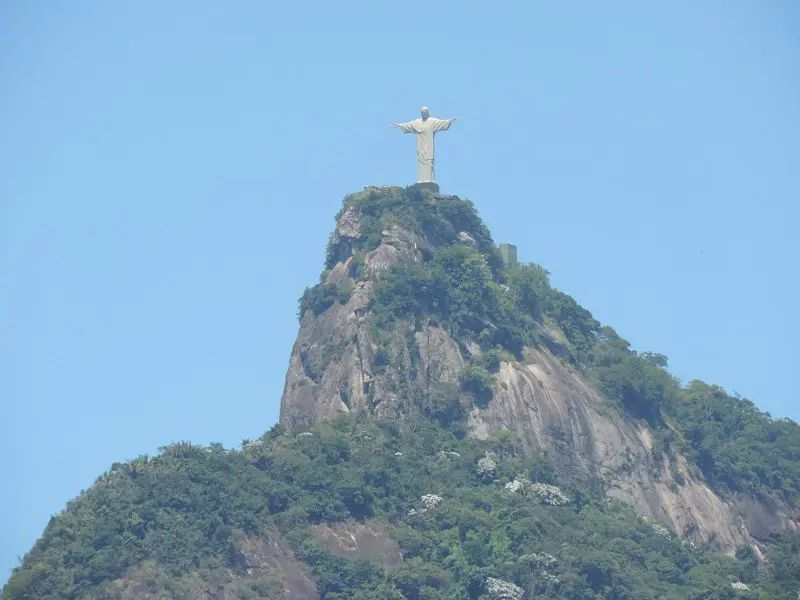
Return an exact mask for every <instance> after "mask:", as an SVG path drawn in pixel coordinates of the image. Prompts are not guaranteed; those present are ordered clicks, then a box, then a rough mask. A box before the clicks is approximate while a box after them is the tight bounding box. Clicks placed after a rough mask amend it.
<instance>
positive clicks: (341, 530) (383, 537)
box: [312, 522, 403, 567]
mask: <svg viewBox="0 0 800 600" xmlns="http://www.w3.org/2000/svg"><path fill="white" fill-rule="evenodd" d="M312 529H313V532H314V536H315V537H316V538H318V539H321V540H324V541H325V543H326V544H327V546H328V550H330V552H331V553H332V554H335V555H337V556H341V557H343V558H348V559H351V560H357V559H361V558H368V559H376V560H378V561H380V562H381V563H382V564H383V565H385V566H387V567H394V566H397V565H399V564H401V563H402V562H403V555H402V553H401V552H400V548H399V547H398V545H397V542H395V541H394V540H393V539H392V538H391V537H390V536H389V535H388V534H387V533H386V531H385V529H384V528H383V527H381V526H380V525H377V524H375V523H369V524H365V523H355V522H353V523H340V524H338V525H314V526H313V528H312Z"/></svg>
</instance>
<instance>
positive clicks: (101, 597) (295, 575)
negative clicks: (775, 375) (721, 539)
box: [3, 187, 800, 600]
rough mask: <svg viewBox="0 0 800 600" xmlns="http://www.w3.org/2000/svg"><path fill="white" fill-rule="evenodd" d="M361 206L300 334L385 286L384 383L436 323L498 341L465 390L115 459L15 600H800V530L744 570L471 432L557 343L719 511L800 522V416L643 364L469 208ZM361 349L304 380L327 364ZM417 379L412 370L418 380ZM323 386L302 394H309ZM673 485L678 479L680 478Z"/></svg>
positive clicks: (468, 371) (458, 333)
mask: <svg viewBox="0 0 800 600" xmlns="http://www.w3.org/2000/svg"><path fill="white" fill-rule="evenodd" d="M345 210H351V211H356V212H357V213H358V215H359V232H358V235H357V236H355V237H349V238H347V240H344V239H336V238H334V239H332V241H331V244H330V245H329V248H328V253H327V262H326V273H324V274H323V278H322V280H321V281H322V283H320V284H318V285H317V286H314V287H312V288H309V289H307V290H306V291H305V293H304V294H303V296H302V298H301V299H300V303H299V313H300V317H301V320H304V322H306V323H308V322H314V321H313V319H312V317H313V316H314V315H321V314H323V313H324V312H325V311H327V310H329V309H330V308H331V307H333V306H334V305H341V304H345V303H347V302H348V298H351V297H356V296H353V294H354V290H353V288H354V287H355V286H354V285H353V282H355V284H356V286H357V285H363V284H364V282H365V281H367V280H368V279H370V277H372V279H371V280H370V285H372V283H374V289H372V288H371V296H370V304H369V306H368V307H365V308H364V310H363V311H362V312H363V314H360V315H359V316H358V318H359V319H363V322H364V323H365V327H369V328H371V330H374V339H375V340H376V341H377V342H378V343H377V344H376V346H377V348H378V349H377V350H376V352H377V354H376V356H375V361H374V365H375V369H376V372H375V375H376V377H378V376H380V373H379V372H378V371H379V370H380V369H381V368H383V369H385V370H386V371H389V370H390V369H389V368H390V366H392V365H389V362H390V360H391V358H390V356H389V355H388V354H387V353H386V352H385V350H384V348H385V347H388V344H382V342H386V341H387V340H389V339H390V338H391V336H397V335H398V331H401V332H402V331H403V327H405V328H406V329H405V330H406V331H409V330H411V329H412V327H411V325H414V324H416V323H419V322H423V321H424V322H425V323H428V324H430V323H432V322H435V323H436V324H437V325H439V326H441V329H442V330H446V331H447V332H449V333H450V334H451V335H452V336H453V339H456V340H458V343H459V344H462V345H464V346H465V347H466V346H474V347H478V348H480V350H481V352H475V353H470V352H464V360H465V361H466V363H465V366H464V368H463V370H462V371H459V372H460V373H461V375H460V379H458V377H455V376H454V378H453V379H454V380H455V379H458V381H457V382H455V383H450V384H440V385H433V386H431V387H430V389H426V390H425V391H424V394H425V395H424V396H420V397H416V396H415V397H413V398H410V402H409V405H410V406H414V407H415V410H413V411H410V412H409V414H403V415H402V418H397V419H387V420H381V421H378V420H374V418H373V417H372V416H370V414H369V413H368V411H363V412H355V411H354V413H353V414H350V415H347V416H342V417H339V418H338V419H336V420H333V421H327V422H324V423H320V424H317V425H315V426H313V427H309V428H308V430H302V429H301V430H299V431H291V432H290V431H289V430H288V429H285V428H283V427H282V426H276V427H274V428H273V429H272V430H270V431H269V432H268V433H266V434H265V435H264V436H263V437H262V438H261V439H259V440H256V441H254V442H249V441H245V442H243V443H242V447H241V448H240V449H237V450H230V449H225V448H223V447H222V446H221V445H218V444H212V445H211V446H209V447H200V446H195V445H192V444H188V443H179V444H173V445H170V446H167V447H165V448H163V449H162V450H161V451H160V453H159V455H158V456H156V457H147V456H142V457H139V458H137V459H135V460H132V461H130V462H127V463H124V464H115V465H113V466H112V468H111V470H110V471H109V472H107V473H105V474H103V475H102V476H101V477H99V478H98V480H97V481H96V482H95V484H94V485H93V486H92V487H91V488H90V489H89V490H87V491H86V492H84V493H83V494H81V496H79V497H78V498H77V499H75V500H73V501H72V502H70V503H69V504H68V505H67V509H66V510H65V511H64V512H63V513H62V514H60V515H58V516H55V517H53V518H52V519H51V521H50V523H49V524H48V526H47V528H46V530H45V532H44V534H43V536H42V538H41V539H40V540H38V541H37V542H36V544H35V545H34V547H33V548H32V549H31V551H30V552H29V553H28V554H27V555H26V556H25V558H24V560H23V562H22V564H21V565H20V566H19V567H18V568H17V569H16V570H15V571H14V573H13V574H12V576H11V579H10V580H9V582H8V583H7V584H6V586H5V587H4V589H3V598H4V600H85V599H88V600H92V599H94V600H145V599H148V600H150V599H152V600H156V599H158V600H166V599H175V600H190V599H191V600H196V599H199V598H202V599H205V600H233V599H240V600H256V599H259V598H271V599H272V598H274V599H277V598H283V599H285V600H303V599H305V598H309V599H313V598H322V599H325V600H343V599H358V600H523V599H526V600H527V599H528V598H552V599H560V600H600V599H603V600H650V599H652V600H656V599H659V600H726V599H738V598H750V599H761V600H797V597H798V593H800V558H798V557H800V534H792V535H785V536H783V537H781V538H774V539H770V540H759V541H762V542H769V544H768V545H767V547H768V555H767V561H766V562H765V563H759V562H758V560H757V556H756V553H755V551H754V550H753V549H752V548H749V547H742V548H740V549H739V550H738V552H737V553H736V557H735V558H732V557H725V556H723V555H720V554H717V553H714V552H712V551H711V550H710V549H707V548H701V547H696V546H694V545H693V544H691V543H689V542H685V541H681V540H680V539H679V538H678V537H677V536H676V535H675V534H674V532H672V531H670V530H668V529H667V528H665V527H664V526H663V525H661V524H659V523H656V522H654V521H652V520H651V521H647V520H645V519H642V518H640V517H638V516H637V515H636V514H635V513H634V512H633V509H631V508H630V507H628V506H625V505H622V504H618V503H615V502H613V501H610V500H608V499H607V498H606V497H605V494H604V491H603V489H602V486H591V485H590V484H587V487H586V488H581V487H575V486H573V485H571V484H570V483H568V482H567V481H566V480H564V481H559V480H558V478H557V476H556V474H555V473H556V470H555V469H554V467H553V465H552V464H551V463H550V462H549V461H548V459H547V458H546V457H545V456H543V455H538V456H537V455H534V456H531V455H529V454H523V452H522V444H521V442H520V440H517V439H516V438H514V437H512V436H511V435H510V434H508V433H507V432H500V433H497V432H495V433H494V434H493V437H490V439H488V440H484V441H479V440H474V439H470V438H468V437H467V435H466V433H467V429H468V426H467V425H468V414H469V410H470V408H471V406H472V405H478V406H485V405H486V404H488V403H489V402H490V401H491V399H492V397H493V394H495V392H496V383H495V378H496V377H497V372H498V370H499V369H500V368H501V364H502V363H503V362H510V361H514V360H516V361H520V362H524V361H526V360H527V359H528V358H527V357H528V356H529V355H530V352H531V350H530V349H531V347H537V346H546V347H547V348H548V349H549V350H550V352H552V353H553V354H557V355H558V356H559V357H560V358H561V359H562V360H563V361H566V362H568V363H570V365H571V368H573V369H574V370H576V371H578V372H579V373H580V376H581V378H583V379H585V380H586V381H588V382H590V383H591V384H592V385H593V386H594V387H596V388H597V389H598V390H600V391H601V392H602V394H603V395H604V396H605V398H606V399H607V401H608V405H606V404H603V406H602V408H603V409H604V410H605V409H606V408H609V407H610V411H611V412H614V413H615V414H617V413H620V414H626V415H627V416H628V417H629V418H630V419H634V420H640V421H642V422H644V421H646V422H647V423H649V425H650V427H651V431H652V432H653V434H654V435H653V438H654V440H653V441H654V447H653V449H652V452H653V456H652V458H653V459H654V460H653V462H654V464H655V466H656V467H658V466H659V461H663V460H665V458H671V457H675V456H677V455H678V454H680V455H682V456H685V457H686V458H687V459H688V460H689V462H690V467H691V469H692V470H693V471H694V474H695V475H696V476H697V478H698V479H704V480H705V481H707V482H708V483H709V485H710V486H712V487H713V489H714V490H715V491H716V492H717V493H718V494H720V495H722V496H729V497H747V496H750V497H757V498H761V499H765V501H774V502H776V503H777V502H780V503H782V504H783V505H788V506H791V507H795V508H797V507H800V427H798V425H797V424H796V423H793V422H791V421H788V420H774V419H772V418H770V416H769V415H767V414H765V413H762V412H760V411H759V410H758V409H757V408H756V407H755V406H754V405H753V404H752V403H750V402H749V401H747V400H745V399H742V398H738V397H732V396H730V395H728V394H726V393H725V392H724V390H722V389H721V388H718V387H715V386H709V385H707V384H705V383H702V382H699V381H694V382H691V383H689V384H688V385H686V386H682V385H680V383H679V382H678V381H676V379H675V378H674V377H673V376H672V375H670V373H669V372H668V371H667V359H666V357H664V356H662V355H660V354H656V353H650V352H636V351H634V350H632V349H631V348H630V346H629V344H628V343H627V342H626V341H625V340H624V339H622V338H621V337H620V336H619V335H617V334H616V332H615V331H614V330H613V329H612V328H610V327H607V326H602V325H601V324H600V323H598V322H597V321H596V320H595V319H594V318H593V317H592V315H591V313H590V312H589V311H587V310H585V309H584V308H582V307H581V306H580V305H578V304H577V303H576V302H575V301H574V300H573V299H572V298H570V297H569V296H567V295H566V294H564V293H563V292H560V291H558V290H556V289H554V288H553V287H552V286H551V285H550V282H549V278H548V273H547V272H546V271H545V270H544V269H543V268H541V267H540V266H538V265H535V264H527V265H518V266H513V267H506V266H504V265H503V263H502V260H501V258H500V256H499V253H498V252H497V249H496V247H495V244H494V242H493V240H492V238H491V235H490V233H489V231H488V229H487V227H486V225H485V224H484V223H483V222H482V221H481V219H480V218H479V217H478V215H477V213H476V212H475V210H474V207H473V206H472V204H471V203H469V202H467V201H463V200H460V199H458V198H454V197H437V198H434V197H433V196H431V195H430V194H427V193H420V192H419V191H418V190H417V189H415V188H413V187H412V188H408V189H406V190H399V191H398V189H397V188H395V189H394V190H384V191H371V192H366V193H361V194H357V195H354V196H352V197H349V198H348V199H347V200H346V203H345V208H344V209H343V211H345ZM393 227H402V228H403V229H404V231H407V232H410V233H411V234H413V236H415V237H414V241H413V247H414V249H415V254H414V258H413V259H412V258H407V259H404V260H401V261H400V262H399V263H397V264H393V266H391V267H389V268H388V269H383V270H382V271H381V272H380V276H379V277H373V275H374V273H373V274H370V273H369V272H368V269H369V268H370V263H369V260H367V255H368V253H370V252H372V251H374V250H375V249H376V248H378V247H379V246H381V244H382V241H381V240H382V239H384V238H385V232H387V231H388V232H390V234H391V231H392V228H393ZM417 246H418V249H419V255H417V254H416V250H417ZM335 268H341V269H348V270H349V275H350V276H349V277H348V276H345V277H342V278H340V279H339V281H343V280H347V282H348V283H347V284H342V283H331V282H330V281H328V280H327V279H326V278H325V275H326V274H330V273H331V272H332V271H333V269H335ZM365 302H366V301H365ZM337 303H338V304H337ZM333 312H335V311H334V310H331V313H333ZM353 312H355V311H353ZM353 318H354V319H355V317H353ZM401 335H402V334H401ZM345 341H346V340H345ZM327 342H328V341H327V340H326V343H327ZM341 342H342V340H336V339H332V340H330V341H329V346H326V347H325V348H323V349H322V350H323V351H322V352H320V353H319V354H318V355H317V356H316V357H312V358H313V360H312V359H309V360H308V361H307V362H308V365H305V366H304V368H307V369H308V371H305V372H306V373H309V371H310V372H313V373H320V372H324V371H325V368H326V367H327V366H328V365H330V364H332V361H335V360H337V358H338V357H339V356H340V348H339V346H338V345H337V344H340V343H341ZM323 345H324V344H323ZM409 346H411V345H409ZM457 350H458V349H457ZM526 352H527V353H528V354H527V355H526ZM417 358H418V357H417ZM553 360H554V362H556V359H553ZM404 368H406V367H405V366H404ZM414 368H415V362H414V357H413V356H411V358H410V359H409V361H408V369H409V371H408V372H407V375H408V377H409V378H411V377H413V376H414V373H413V369H414ZM395 372H396V373H399V372H400V371H399V370H398V369H395ZM313 373H310V374H309V377H308V380H305V379H304V380H303V381H299V382H298V386H300V385H301V384H302V385H303V388H302V389H304V390H306V391H308V389H309V388H311V387H313V385H314V382H313V377H311V374H313ZM409 380H410V379H407V380H404V379H403V378H402V377H398V378H396V379H393V380H392V381H391V385H392V386H393V389H392V392H393V393H397V394H398V395H403V394H408V395H414V394H417V393H418V390H419V388H414V387H413V386H411V385H409ZM309 382H311V383H309ZM360 385H361V383H360V380H359V386H360ZM373 388H374V386H373ZM298 389H299V388H298ZM414 390H417V391H414ZM366 394H367V392H365V393H364V395H365V397H366ZM598 402H600V399H599V398H598ZM621 420H625V419H621ZM626 422H627V421H626ZM647 451H648V450H644V456H645V457H646V456H647V455H646V453H647ZM646 462H647V465H646V466H645V467H644V468H647V469H649V468H650V461H649V460H648V461H646ZM674 464H675V463H674V462H673V461H670V465H674ZM673 479H674V481H675V482H676V484H675V485H681V476H680V473H675V474H673ZM676 489H677V488H676ZM343 523H344V524H348V526H350V525H352V524H353V523H360V524H361V525H362V526H364V527H368V528H370V530H371V531H375V532H377V535H378V537H382V539H385V540H389V542H390V543H391V544H392V545H394V546H396V547H397V548H398V549H399V552H401V553H402V560H401V561H398V560H394V561H388V562H387V561H386V560H384V558H385V557H383V556H381V555H379V554H378V555H371V554H369V553H367V554H363V555H361V554H359V555H356V556H351V555H347V554H346V553H342V552H340V551H337V550H336V548H335V547H334V546H331V539H332V538H331V536H332V537H333V538H335V537H336V535H337V533H336V532H337V531H338V532H340V531H342V530H341V527H343V525H342V524H343ZM337 528H339V529H337ZM331 532H332V533H331ZM326 536H328V537H326ZM341 537H346V536H345V535H342V536H341ZM394 546H393V547H394ZM290 571H291V572H290ZM306 584H307V585H306ZM314 588H316V591H314ZM287 590H288V591H287ZM309 590H310V591H309Z"/></svg>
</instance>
